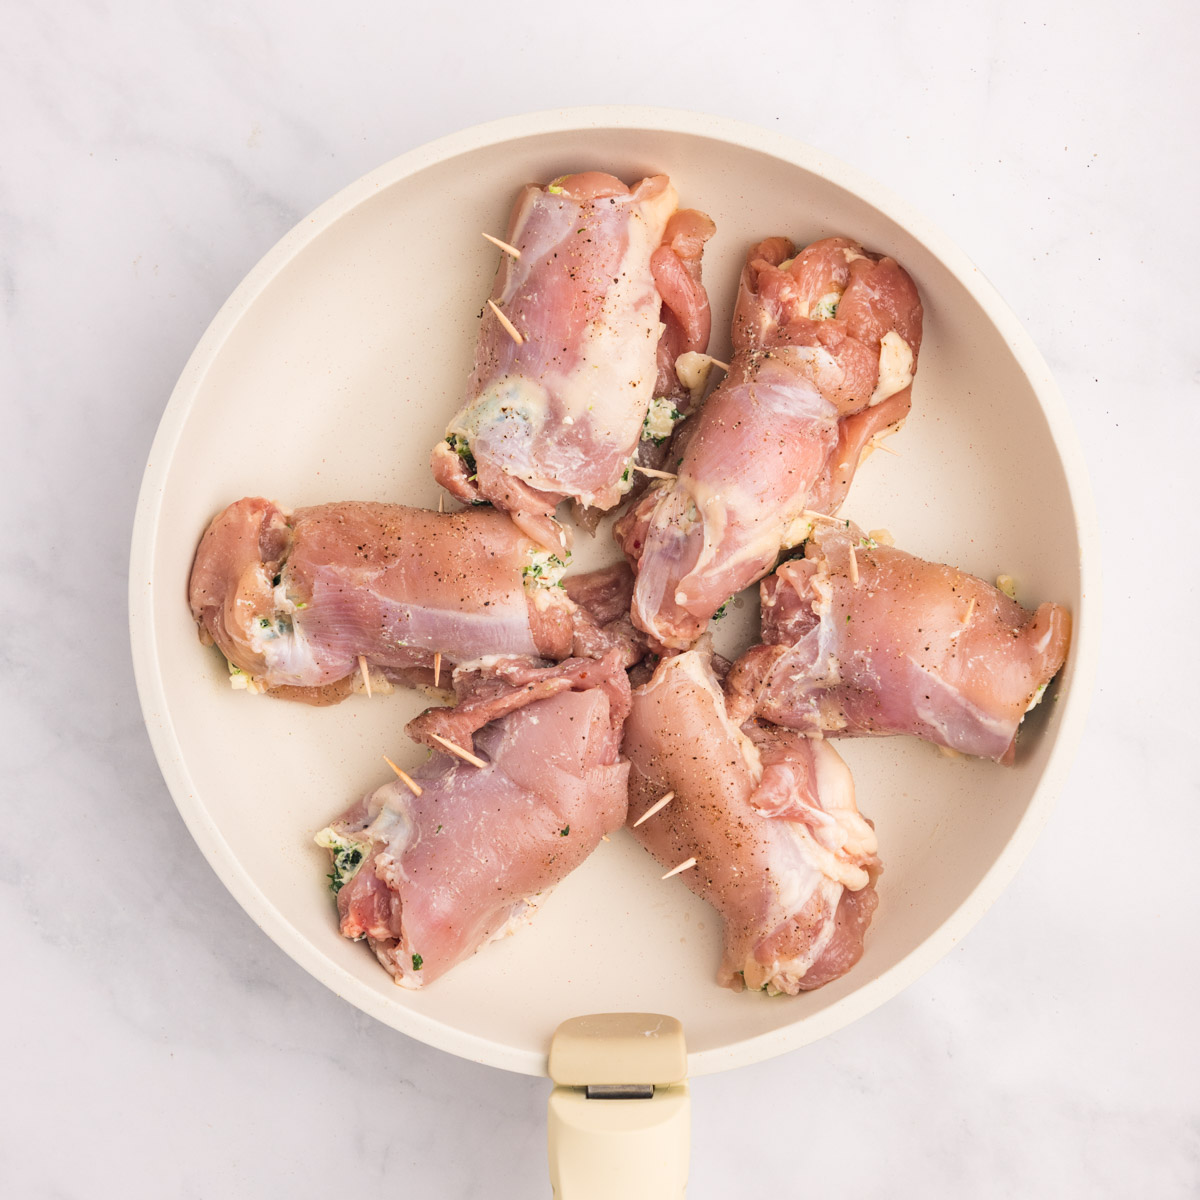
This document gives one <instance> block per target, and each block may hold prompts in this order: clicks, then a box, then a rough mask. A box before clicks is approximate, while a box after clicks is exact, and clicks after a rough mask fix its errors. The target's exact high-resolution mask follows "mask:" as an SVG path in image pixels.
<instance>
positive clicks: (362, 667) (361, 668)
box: [358, 654, 371, 700]
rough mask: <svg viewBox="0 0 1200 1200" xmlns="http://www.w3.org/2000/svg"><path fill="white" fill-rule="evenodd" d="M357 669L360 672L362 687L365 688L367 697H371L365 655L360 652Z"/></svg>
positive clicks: (369, 674)
mask: <svg viewBox="0 0 1200 1200" xmlns="http://www.w3.org/2000/svg"><path fill="white" fill-rule="evenodd" d="M358 669H359V671H360V672H361V674H362V681H363V687H365V688H366V689H367V699H368V700H370V698H371V672H370V671H368V670H367V656H366V655H365V654H360V655H359V656H358Z"/></svg>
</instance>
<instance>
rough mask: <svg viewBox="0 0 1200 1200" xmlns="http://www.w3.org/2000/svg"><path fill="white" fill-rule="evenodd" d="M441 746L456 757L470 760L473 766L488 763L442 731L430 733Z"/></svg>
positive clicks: (482, 765)
mask: <svg viewBox="0 0 1200 1200" xmlns="http://www.w3.org/2000/svg"><path fill="white" fill-rule="evenodd" d="M429 736H430V737H431V738H433V740H434V741H435V742H437V744H438V745H439V746H444V747H445V748H446V749H447V750H448V751H449V752H450V753H451V754H453V755H454V756H455V757H456V758H461V759H462V760H463V762H469V763H470V764H471V766H473V767H486V766H487V763H485V762H484V761H483V759H482V758H479V757H478V756H477V755H474V754H472V753H471V752H470V750H464V749H463V748H462V747H461V746H460V745H458V743H457V742H452V741H451V740H450V739H449V738H444V737H442V735H441V734H440V733H431V734H430V735H429Z"/></svg>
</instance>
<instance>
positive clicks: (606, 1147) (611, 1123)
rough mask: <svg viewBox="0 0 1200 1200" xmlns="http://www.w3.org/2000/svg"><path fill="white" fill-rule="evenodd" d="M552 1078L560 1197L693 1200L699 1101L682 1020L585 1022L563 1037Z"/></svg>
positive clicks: (570, 1024) (556, 1044)
mask: <svg viewBox="0 0 1200 1200" xmlns="http://www.w3.org/2000/svg"><path fill="white" fill-rule="evenodd" d="M549 1074H550V1077H551V1078H552V1079H553V1080H554V1082H555V1083H556V1084H557V1085H558V1086H557V1087H556V1088H555V1089H554V1091H553V1092H552V1093H551V1095H550V1105H549V1111H548V1114H547V1124H548V1133H549V1149H550V1183H551V1186H552V1187H553V1189H554V1195H555V1197H556V1198H557V1200H615V1198H619V1200H683V1196H684V1192H685V1189H686V1186H687V1177H688V1153H689V1150H690V1146H691V1097H690V1096H689V1095H688V1088H687V1083H686V1082H685V1077H686V1075H687V1049H686V1046H685V1044H684V1040H683V1027H682V1026H681V1025H680V1024H679V1022H678V1021H676V1020H675V1019H674V1018H673V1017H664V1016H661V1015H659V1014H656V1013H600V1014H596V1015H593V1016H589V1017H576V1018H575V1019H574V1020H572V1021H567V1022H565V1023H564V1024H563V1025H561V1026H559V1029H558V1031H557V1032H556V1033H555V1035H554V1040H553V1041H552V1042H551V1047H550V1061H549ZM614 1094H615V1096H614ZM634 1097H636V1098H634Z"/></svg>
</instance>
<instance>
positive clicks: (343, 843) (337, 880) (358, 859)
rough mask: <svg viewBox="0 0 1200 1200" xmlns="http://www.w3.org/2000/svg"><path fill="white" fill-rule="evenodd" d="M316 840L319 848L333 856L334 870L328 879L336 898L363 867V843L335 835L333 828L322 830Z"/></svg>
mask: <svg viewBox="0 0 1200 1200" xmlns="http://www.w3.org/2000/svg"><path fill="white" fill-rule="evenodd" d="M315 840H316V843H317V845H318V846H323V847H324V848H325V849H326V850H328V851H329V852H330V853H331V854H332V855H333V870H332V871H331V872H330V873H329V875H328V876H326V878H327V879H328V880H329V890H330V891H331V892H332V893H333V894H334V895H335V896H336V895H337V894H338V892H340V891H341V890H342V888H344V887H345V886H346V884H348V883H349V882H350V880H351V879H353V878H354V876H355V875H356V874H357V873H358V868H359V867H361V866H362V864H363V859H364V857H365V854H364V846H363V843H362V842H354V841H351V840H350V839H349V838H345V837H343V836H342V835H341V834H340V833H335V832H334V830H333V828H332V827H330V828H328V829H322V830H321V832H320V833H318V834H317V836H316V839H315Z"/></svg>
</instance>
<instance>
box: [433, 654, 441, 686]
mask: <svg viewBox="0 0 1200 1200" xmlns="http://www.w3.org/2000/svg"><path fill="white" fill-rule="evenodd" d="M441 678H442V652H441V651H440V650H438V651H437V652H436V653H435V654H434V656H433V686H434V687H437V686H438V684H439V683H440V682H441Z"/></svg>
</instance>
